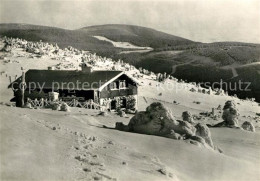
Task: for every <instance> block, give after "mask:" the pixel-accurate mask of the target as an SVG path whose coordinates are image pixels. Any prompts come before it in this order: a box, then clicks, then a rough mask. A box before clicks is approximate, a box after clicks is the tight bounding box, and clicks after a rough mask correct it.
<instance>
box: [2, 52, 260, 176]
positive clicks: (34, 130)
mask: <svg viewBox="0 0 260 181" xmlns="http://www.w3.org/2000/svg"><path fill="white" fill-rule="evenodd" d="M65 54H67V55H63V54H61V55H55V56H54V55H53V56H41V57H38V58H37V57H35V56H34V55H33V54H30V53H27V52H25V51H24V50H22V49H14V50H13V51H12V53H4V52H0V57H2V58H1V60H0V64H1V66H0V72H4V73H2V75H1V76H0V83H1V88H0V102H3V105H0V117H1V118H0V120H1V122H0V137H1V147H0V155H1V157H0V158H1V159H0V167H1V172H0V180H37V181H41V180H55V181H61V180H66V181H71V180H118V181H120V180H121V181H132V180H137V181H163V180H174V181H176V180H179V181H209V180H211V181H212V180H213V181H257V180H260V172H259V167H260V132H259V131H260V129H259V122H260V120H259V117H257V118H256V113H259V112H260V109H259V105H258V104H257V103H256V102H252V101H243V100H239V99H237V98H234V97H230V96H217V95H208V94H202V93H197V92H191V91H189V89H190V88H191V87H194V86H193V85H191V84H188V83H178V82H176V81H174V80H167V81H166V82H164V83H158V82H157V81H154V80H152V78H151V77H149V76H144V77H143V78H136V79H138V81H139V82H140V86H139V89H138V93H139V99H138V107H139V110H140V111H142V110H145V108H146V107H147V106H148V105H150V104H151V103H152V102H161V103H163V104H164V105H165V106H166V107H168V108H169V109H170V110H171V112H172V114H173V116H174V117H175V118H176V119H181V115H182V112H183V111H190V112H191V113H192V114H194V115H198V114H199V113H201V112H204V111H211V109H212V108H216V107H218V105H222V106H223V105H224V103H225V102H226V101H227V100H234V101H235V102H236V103H237V108H238V110H239V112H240V116H239V124H242V123H243V122H244V121H250V122H252V123H253V124H254V125H255V127H256V132H254V133H252V132H248V131H243V130H241V129H232V128H210V131H211V134H212V140H213V142H214V145H216V146H218V147H220V148H221V149H222V150H223V153H218V152H217V151H213V150H210V149H205V148H204V147H199V146H196V145H192V144H190V143H188V142H185V141H183V140H173V139H168V138H164V137H158V136H152V135H142V134H136V133H129V132H122V131H118V130H115V129H110V128H114V127H115V123H116V122H123V123H124V124H127V123H128V122H129V120H130V119H131V117H132V116H133V115H127V117H125V118H122V117H119V116H118V115H116V114H115V113H109V115H108V116H100V115H98V113H99V111H97V110H88V109H83V108H71V112H61V111H53V110H50V109H26V108H16V107H10V106H6V105H5V104H4V103H8V102H9V100H10V99H11V98H12V96H13V92H12V90H10V89H7V86H8V84H9V76H11V78H12V80H14V77H15V75H18V76H20V75H21V67H24V68H25V69H26V70H28V69H32V68H33V69H47V67H48V66H55V65H57V64H59V66H60V67H61V68H65V67H66V68H68V69H69V68H71V69H73V66H74V69H76V68H77V66H78V64H79V62H78V59H80V56H81V55H74V54H73V55H71V56H70V58H68V59H66V60H65V59H63V58H64V57H68V53H65ZM92 56H93V55H92ZM92 56H90V55H89V58H90V59H91V57H92ZM92 58H93V57H92ZM95 58H97V59H100V61H98V63H96V64H95V69H111V67H113V66H114V64H113V63H112V62H110V60H109V59H101V58H100V57H95ZM102 61H103V62H104V63H102ZM67 65H71V67H70V66H67ZM118 68H119V69H123V68H124V67H120V65H118ZM127 74H129V75H132V74H139V73H138V70H137V69H132V70H130V71H127ZM171 83H174V84H173V86H172V87H171V89H169V84H171ZM156 85H157V86H156ZM180 86H181V87H182V88H183V89H182V90H179V89H176V87H180ZM158 87H159V88H158ZM167 87H168V88H167ZM185 87H187V88H185ZM184 88H185V89H184ZM176 90H178V91H176ZM160 93H161V94H160ZM159 94H160V96H159ZM173 101H175V103H174V102H173ZM194 101H195V102H200V104H196V103H194ZM255 118H256V119H255ZM195 121H196V122H201V123H208V124H215V123H218V122H220V121H222V119H221V118H218V119H217V120H213V119H211V118H208V117H205V119H201V120H195ZM103 125H105V127H104V126H103Z"/></svg>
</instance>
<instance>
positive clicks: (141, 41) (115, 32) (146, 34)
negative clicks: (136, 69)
mask: <svg viewBox="0 0 260 181" xmlns="http://www.w3.org/2000/svg"><path fill="white" fill-rule="evenodd" d="M80 31H84V32H86V33H87V34H89V35H93V36H94V35H98V36H104V37H106V38H109V39H112V40H114V41H124V42H130V43H133V44H135V45H138V46H147V47H152V48H160V47H165V46H176V45H187V44H193V43H195V42H193V41H191V40H188V39H184V38H181V37H178V36H174V35H170V34H167V33H163V32H160V31H156V30H154V29H151V28H146V27H141V26H133V25H119V24H111V25H100V26H90V27H85V28H81V29H80Z"/></svg>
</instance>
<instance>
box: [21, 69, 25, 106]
mask: <svg viewBox="0 0 260 181" xmlns="http://www.w3.org/2000/svg"><path fill="white" fill-rule="evenodd" d="M21 69H22V98H21V99H22V100H21V103H22V107H23V106H24V89H25V73H24V69H23V67H21Z"/></svg>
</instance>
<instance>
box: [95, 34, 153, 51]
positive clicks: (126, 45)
mask: <svg viewBox="0 0 260 181" xmlns="http://www.w3.org/2000/svg"><path fill="white" fill-rule="evenodd" d="M93 37H95V38H97V39H99V40H102V41H107V42H110V43H112V44H113V46H114V47H117V48H127V49H140V50H149V51H151V50H153V48H151V47H140V46H136V45H133V44H131V43H129V42H116V41H113V40H110V39H108V38H106V37H104V36H93Z"/></svg>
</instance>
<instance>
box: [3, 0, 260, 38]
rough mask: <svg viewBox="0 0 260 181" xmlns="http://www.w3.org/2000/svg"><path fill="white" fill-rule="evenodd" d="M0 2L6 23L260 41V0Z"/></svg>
mask: <svg viewBox="0 0 260 181" xmlns="http://www.w3.org/2000/svg"><path fill="white" fill-rule="evenodd" d="M0 2H1V3H0V22H1V23H28V24H38V25H47V26H55V27H61V28H66V29H77V28H81V27H85V26H91V25H101V24H131V25H139V26H145V27H150V28H154V29H156V30H160V31H164V32H167V33H170V34H173V35H177V36H181V37H184V38H187V39H191V40H195V41H201V42H213V41H243V42H252V43H260V0H169V1H148V0H142V1H130V0H128V1H123V0H121V1H100V0H93V1H86V0H77V1H75V0H74V1H72V0H71V1H62V0H56V1H53V0H52V1H43V0H37V1H24V0H16V1H14V0H7V1H3V0H0Z"/></svg>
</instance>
